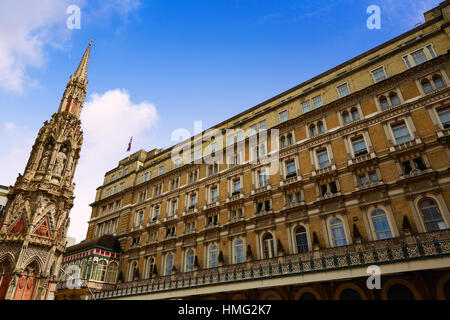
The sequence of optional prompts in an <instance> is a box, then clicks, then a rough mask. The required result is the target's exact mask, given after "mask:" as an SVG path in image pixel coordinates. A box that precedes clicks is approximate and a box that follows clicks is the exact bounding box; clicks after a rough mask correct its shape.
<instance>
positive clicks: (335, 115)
mask: <svg viewBox="0 0 450 320" xmlns="http://www.w3.org/2000/svg"><path fill="white" fill-rule="evenodd" d="M449 3H450V2H449V1H444V2H443V3H441V4H440V5H439V6H438V7H436V8H434V9H433V10H430V11H429V12H426V13H425V19H426V22H425V23H424V24H422V25H420V26H418V27H416V28H414V29H412V30H410V31H408V32H406V33H405V34H402V35H400V36H398V37H396V38H394V39H392V40H390V41H388V42H386V43H384V44H381V45H379V46H378V47H376V48H374V49H372V50H370V51H368V52H365V53H363V54H361V55H359V56H357V57H355V58H353V59H351V60H349V61H347V62H345V63H343V64H341V65H339V66H337V67H335V68H333V69H331V70H329V71H327V72H325V73H323V74H321V75H318V76H316V77H314V78H312V79H311V80H308V81H306V82H305V83H302V84H300V85H298V86H296V87H294V88H292V89H289V90H288V91H286V92H284V93H282V94H280V95H278V96H276V97H274V98H272V99H270V100H268V101H265V102H263V103H261V104H259V105H257V106H255V107H253V108H251V109H249V110H246V111H245V112H242V113H240V114H238V115H236V116H234V117H232V118H231V119H228V120H226V121H223V122H221V123H220V124H218V125H216V126H215V127H214V128H213V129H216V130H217V131H218V132H219V133H221V134H222V135H221V136H217V135H214V134H213V133H211V132H203V133H202V134H201V135H197V136H194V137H192V139H189V141H187V142H185V143H184V144H183V146H186V145H188V148H185V149H184V150H183V153H181V152H179V150H178V149H177V148H178V146H175V147H173V148H169V149H167V150H152V151H150V152H146V151H142V150H141V151H139V152H136V153H135V154H133V155H131V156H129V157H128V158H125V159H123V160H121V161H120V162H119V165H118V166H117V167H116V168H114V169H113V170H111V171H108V172H107V173H106V174H105V180H104V183H103V185H102V186H100V187H99V188H98V189H97V194H96V199H95V202H94V203H92V215H91V220H90V221H89V229H88V232H87V239H95V238H97V237H100V236H102V235H104V234H114V235H115V236H117V237H118V238H119V241H120V243H121V247H122V250H123V252H122V255H121V270H122V273H123V279H122V281H119V283H118V284H117V287H116V289H115V290H110V291H102V292H98V293H97V294H96V295H95V297H96V298H102V299H135V298H136V299H137V298H138V299H170V298H196V299H197V298H199V299H203V298H235V297H240V298H244V297H247V298H253V299H254V298H258V299H268V298H283V299H296V298H301V297H302V295H303V293H305V292H309V293H311V294H312V295H313V296H314V297H315V298H317V299H341V298H342V299H344V298H347V297H353V298H357V297H360V298H363V299H366V298H367V299H394V298H396V297H404V298H408V297H409V298H411V297H412V298H415V299H430V298H435V299H437V298H449V292H448V291H449V290H450V289H449V287H450V283H449V277H448V273H449V270H450V269H449V266H450V260H449V259H450V257H449V254H450V248H449V244H450V237H449V233H448V228H449V226H450V213H449V208H450V171H449V167H450V149H449V135H450V131H449V130H450V129H449V127H450V123H449V112H450V111H449V108H450V107H449V104H450V96H449V94H450V89H449V86H450V80H449V76H450V59H449V58H450V55H449V49H450V39H449V32H450V9H449V8H450V6H449ZM227 129H242V130H243V132H244V135H243V139H241V138H240V137H241V136H240V134H239V133H237V134H236V135H235V136H234V137H233V140H231V139H230V141H232V142H231V143H228V133H229V131H227ZM274 129H277V130H279V131H278V135H277V134H276V131H274ZM252 131H256V132H258V131H259V134H258V135H259V138H261V135H262V134H263V133H265V132H267V135H268V136H269V139H268V140H264V139H263V140H259V141H260V142H261V141H262V144H264V146H262V144H261V143H260V144H259V147H260V148H261V149H258V152H259V154H261V152H263V153H265V154H267V153H270V154H271V155H272V154H277V155H278V156H279V160H278V161H277V162H276V163H277V164H278V165H279V168H280V169H279V170H278V171H277V172H276V173H272V172H271V174H270V175H267V174H264V173H263V172H264V167H265V166H266V165H267V164H264V163H262V162H261V161H256V162H254V161H252V154H253V152H254V151H255V150H254V147H255V145H253V144H252V143H251V141H252V139H254V138H255V137H256V136H258V135H253V133H252ZM213 136H214V139H213V138H212V137H213ZM274 137H276V139H275V140H274V139H273V138H274ZM218 142H219V143H218ZM277 144H278V145H279V148H277ZM196 146H202V147H203V149H204V150H206V151H204V152H203V154H202V155H203V157H204V158H205V157H207V156H210V155H211V156H213V155H214V156H215V155H220V154H221V153H220V151H221V150H223V149H224V148H225V147H227V148H231V149H232V150H234V151H235V153H239V152H240V153H239V154H240V156H239V158H240V162H239V163H229V162H228V163H224V162H225V161H222V162H220V163H218V164H217V165H214V164H212V165H211V164H205V163H201V164H198V163H195V162H194V163H193V162H192V161H189V160H191V159H197V152H196V150H197V149H196ZM221 146H222V147H221ZM240 147H242V149H240ZM211 149H214V150H211ZM239 150H241V151H239ZM172 154H175V155H176V156H179V157H182V158H183V161H182V162H181V163H178V162H176V161H174V160H173V157H172ZM225 157H226V156H225V155H223V157H222V160H224V158H225ZM236 186H238V187H236ZM372 264H375V265H378V266H379V267H380V269H381V272H382V278H383V279H384V280H383V281H384V282H383V288H382V289H381V291H376V290H375V291H371V290H368V289H367V287H366V286H365V279H366V278H365V277H367V276H368V275H367V267H368V266H369V265H372ZM429 269H433V270H434V271H425V270H429ZM349 279H350V280H349ZM336 281H339V283H338V284H335V282H336ZM342 281H344V282H342ZM346 289H348V290H346ZM268 292H269V293H268ZM270 292H272V293H270ZM309 297H310V298H311V295H309Z"/></svg>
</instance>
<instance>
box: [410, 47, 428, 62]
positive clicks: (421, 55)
mask: <svg viewBox="0 0 450 320" xmlns="http://www.w3.org/2000/svg"><path fill="white" fill-rule="evenodd" d="M411 57H412V58H413V60H414V63H415V64H416V66H417V65H419V64H422V63H424V62H426V61H427V56H426V55H425V52H424V51H423V49H420V50H417V51H415V52H413V53H411Z"/></svg>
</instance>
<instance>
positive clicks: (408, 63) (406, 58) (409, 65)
mask: <svg viewBox="0 0 450 320" xmlns="http://www.w3.org/2000/svg"><path fill="white" fill-rule="evenodd" d="M403 60H405V63H406V66H407V67H408V69H409V68H411V63H410V62H409V58H408V56H404V57H403Z"/></svg>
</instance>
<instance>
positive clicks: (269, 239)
mask: <svg viewBox="0 0 450 320" xmlns="http://www.w3.org/2000/svg"><path fill="white" fill-rule="evenodd" d="M263 249H264V259H270V258H273V257H274V256H275V249H274V246H273V236H272V235H271V234H270V233H267V234H266V235H265V236H264V238H263Z"/></svg>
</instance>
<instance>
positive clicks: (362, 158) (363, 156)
mask: <svg viewBox="0 0 450 320" xmlns="http://www.w3.org/2000/svg"><path fill="white" fill-rule="evenodd" d="M362 151H364V152H362ZM373 158H375V153H373V152H371V153H369V152H367V150H361V151H360V152H358V153H355V157H354V158H352V159H350V160H348V161H347V165H348V166H352V165H356V164H360V163H363V162H366V161H369V160H371V159H373Z"/></svg>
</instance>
